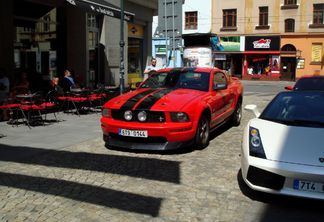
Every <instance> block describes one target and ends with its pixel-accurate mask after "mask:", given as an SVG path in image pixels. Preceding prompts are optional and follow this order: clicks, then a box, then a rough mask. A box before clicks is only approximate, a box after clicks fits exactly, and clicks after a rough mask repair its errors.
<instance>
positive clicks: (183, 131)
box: [101, 117, 196, 150]
mask: <svg viewBox="0 0 324 222" xmlns="http://www.w3.org/2000/svg"><path fill="white" fill-rule="evenodd" d="M101 128H102V131H103V139H104V141H105V142H106V145H108V146H112V147H122V148H126V149H136V150H171V149H178V148H181V147H184V146H189V145H191V144H192V142H193V139H194V137H195V134H196V130H195V127H194V126H193V123H192V122H185V123H168V122H165V123H137V122H136V123H134V122H124V121H118V120H113V119H110V118H104V117H102V118H101ZM119 129H128V130H147V132H148V138H134V137H126V136H119V135H118V131H119Z"/></svg>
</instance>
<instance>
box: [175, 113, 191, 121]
mask: <svg viewBox="0 0 324 222" xmlns="http://www.w3.org/2000/svg"><path fill="white" fill-rule="evenodd" d="M171 120H172V122H189V117H188V115H187V114H186V113H183V112H172V113H171Z"/></svg>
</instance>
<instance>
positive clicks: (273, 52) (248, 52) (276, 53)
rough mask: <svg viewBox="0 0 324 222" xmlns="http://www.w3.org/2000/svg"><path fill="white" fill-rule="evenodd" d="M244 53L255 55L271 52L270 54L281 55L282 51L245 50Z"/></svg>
mask: <svg viewBox="0 0 324 222" xmlns="http://www.w3.org/2000/svg"><path fill="white" fill-rule="evenodd" d="M243 54H246V55H253V54H261V55H264V54H269V55H279V54H280V51H244V52H243Z"/></svg>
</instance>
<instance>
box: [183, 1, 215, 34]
mask: <svg viewBox="0 0 324 222" xmlns="http://www.w3.org/2000/svg"><path fill="white" fill-rule="evenodd" d="M211 8H212V0H186V1H185V3H184V4H183V5H182V18H183V23H182V24H183V25H182V34H192V33H210V32H211V11H212V10H211ZM193 11H197V12H198V13H197V14H198V27H197V29H195V30H192V29H190V30H188V29H185V17H186V16H185V13H186V12H193Z"/></svg>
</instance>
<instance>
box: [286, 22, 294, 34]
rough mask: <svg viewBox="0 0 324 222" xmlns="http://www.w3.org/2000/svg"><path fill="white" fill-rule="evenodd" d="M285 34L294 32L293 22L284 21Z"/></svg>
mask: <svg viewBox="0 0 324 222" xmlns="http://www.w3.org/2000/svg"><path fill="white" fill-rule="evenodd" d="M285 32H295V20H294V19H286V20H285Z"/></svg>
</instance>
